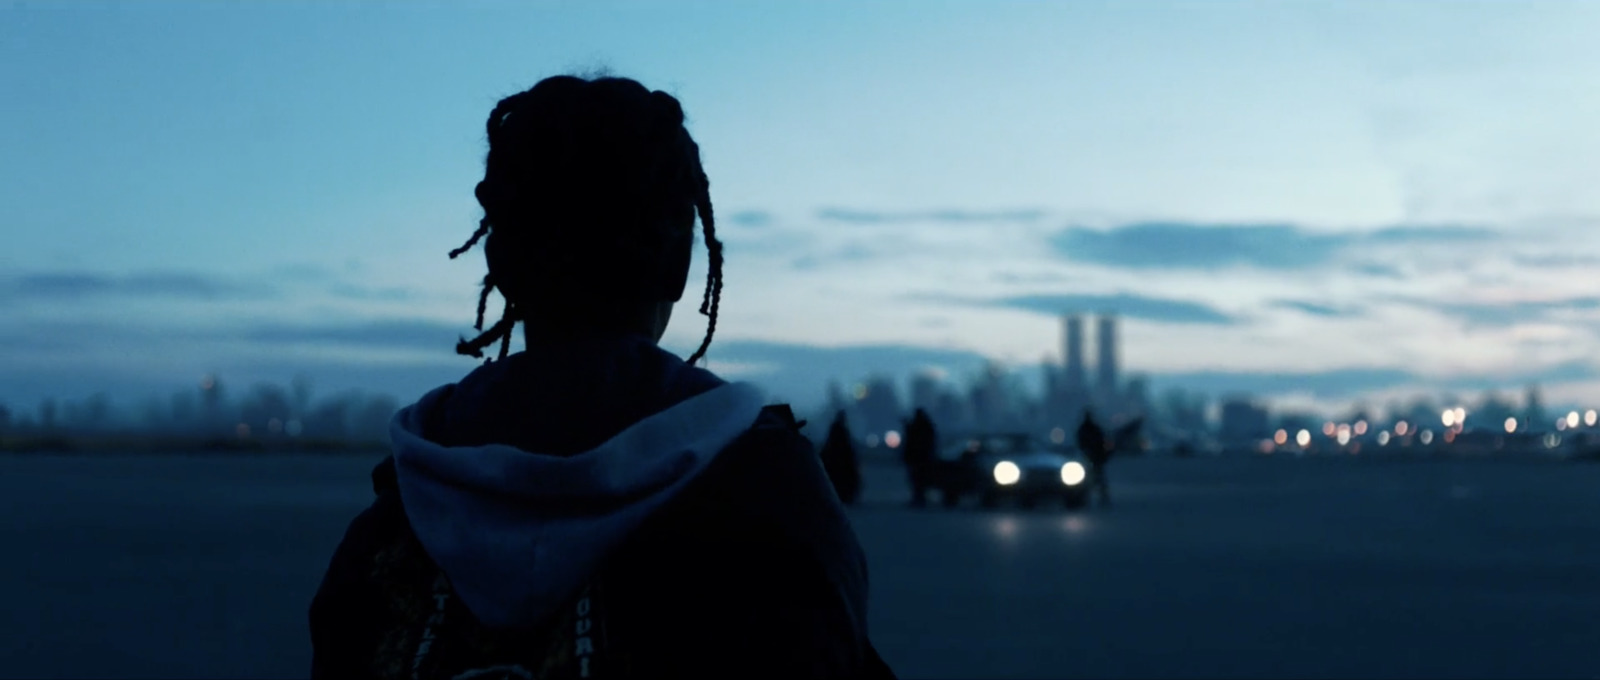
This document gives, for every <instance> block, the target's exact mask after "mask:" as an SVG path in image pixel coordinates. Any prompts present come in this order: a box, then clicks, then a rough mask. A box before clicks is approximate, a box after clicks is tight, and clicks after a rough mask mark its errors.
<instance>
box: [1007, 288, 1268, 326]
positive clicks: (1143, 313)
mask: <svg viewBox="0 0 1600 680" xmlns="http://www.w3.org/2000/svg"><path fill="white" fill-rule="evenodd" d="M979 304H984V305H986V306H992V307H1007V308H1011V309H1019V310H1022V311H1026V312H1033V313H1035V314H1042V315H1045V316H1051V317H1055V316H1059V315H1061V314H1062V313H1065V312H1069V311H1074V310H1078V311H1084V312H1094V313H1111V314H1116V315H1119V316H1124V317H1128V318H1133V319H1144V320H1147V321H1157V322H1161V323H1173V324H1212V325H1233V324H1237V323H1241V320H1240V319H1239V318H1237V317H1235V316H1233V315H1230V314H1227V313H1225V312H1223V311H1221V310H1218V309H1217V308H1215V307H1212V306H1210V305H1208V304H1205V303H1202V302H1195V301H1192V300H1178V299H1172V298H1161V297H1149V296H1144V295H1136V294H1133V293H1116V294H1111V295H1072V294H1055V295H1052V294H1038V295H1014V296H1010V297H1003V298H999V299H995V300H989V301H984V302H982V303H979Z"/></svg>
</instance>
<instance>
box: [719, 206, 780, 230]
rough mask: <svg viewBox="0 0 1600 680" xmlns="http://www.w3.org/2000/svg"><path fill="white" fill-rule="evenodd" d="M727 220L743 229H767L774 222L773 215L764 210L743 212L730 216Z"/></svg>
mask: <svg viewBox="0 0 1600 680" xmlns="http://www.w3.org/2000/svg"><path fill="white" fill-rule="evenodd" d="M727 220H728V221H729V222H730V223H733V224H737V225H739V226H741V227H765V226H768V225H770V224H772V222H773V218H772V213H769V212H766V211H764V210H741V211H739V212H736V213H734V214H732V215H729V216H728V217H727Z"/></svg>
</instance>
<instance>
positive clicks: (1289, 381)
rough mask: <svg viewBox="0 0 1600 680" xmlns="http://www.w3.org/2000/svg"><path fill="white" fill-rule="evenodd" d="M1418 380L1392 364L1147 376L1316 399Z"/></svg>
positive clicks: (1216, 390)
mask: <svg viewBox="0 0 1600 680" xmlns="http://www.w3.org/2000/svg"><path fill="white" fill-rule="evenodd" d="M1418 382H1419V378H1418V377H1417V376H1416V375H1415V374H1413V373H1411V372H1408V371H1404V370H1400V369H1395V368H1342V369H1333V370H1328V371H1309V372H1273V373H1260V372H1256V373H1252V372H1242V371H1192V372H1175V373H1158V374H1153V375H1151V376H1150V385H1151V388H1152V389H1155V390H1162V389H1167V388H1172V387H1181V388H1183V389H1186V390H1194V391H1198V392H1202V393H1206V394H1211V395H1214V396H1220V395H1227V394H1249V395H1257V396H1270V395H1274V394H1291V393H1299V394H1311V395H1313V396H1315V397H1317V398H1320V399H1337V398H1346V397H1353V396H1358V395H1360V394H1362V393H1366V392H1374V391H1378V390H1386V389H1392V388H1396V387H1404V386H1406V385H1412V384H1416V383H1418Z"/></svg>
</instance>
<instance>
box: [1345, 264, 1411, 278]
mask: <svg viewBox="0 0 1600 680" xmlns="http://www.w3.org/2000/svg"><path fill="white" fill-rule="evenodd" d="M1350 271H1352V272H1355V273H1357V274H1362V275H1365V276H1371V277H1373V278H1379V279H1395V280H1401V279H1404V278H1406V273H1405V272H1404V271H1402V270H1401V269H1400V268H1399V267H1396V266H1394V265H1392V264H1384V263H1382V262H1358V263H1356V264H1352V265H1350Z"/></svg>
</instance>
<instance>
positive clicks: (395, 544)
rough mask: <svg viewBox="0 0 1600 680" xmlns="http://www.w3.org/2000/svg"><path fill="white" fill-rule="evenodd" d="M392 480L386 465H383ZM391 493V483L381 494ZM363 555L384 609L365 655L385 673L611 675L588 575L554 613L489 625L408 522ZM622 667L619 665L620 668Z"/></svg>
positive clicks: (598, 604)
mask: <svg viewBox="0 0 1600 680" xmlns="http://www.w3.org/2000/svg"><path fill="white" fill-rule="evenodd" d="M385 467H387V468H388V473H387V476H388V477H389V480H388V481H390V482H391V483H392V478H393V466H392V464H391V462H390V461H385V465H384V466H380V467H379V472H377V473H375V475H374V478H375V481H377V482H378V484H379V485H380V486H381V485H383V481H384V480H382V479H381V478H382V477H384V476H385V475H384V473H383V472H382V471H383V469H384V468H385ZM387 493H394V494H397V493H398V488H397V487H390V488H384V489H381V490H380V495H381V494H387ZM396 534H397V535H396V537H395V538H394V539H393V540H392V541H390V543H389V545H387V546H386V547H384V548H383V549H380V550H379V551H377V553H376V554H374V555H373V557H372V560H371V568H372V571H371V573H370V577H371V580H372V583H373V584H374V585H375V586H376V587H377V588H378V591H379V593H381V598H382V600H383V601H384V602H385V603H387V607H388V611H387V612H386V613H387V616H384V617H382V619H383V621H384V625H383V628H384V629H383V630H381V631H380V632H379V642H378V645H377V648H376V650H375V654H374V658H373V659H372V670H373V674H374V676H375V677H378V678H384V679H386V680H446V679H448V680H569V679H575V678H595V677H614V676H616V675H619V673H617V672H616V671H618V670H622V669H619V668H617V667H616V666H617V665H618V660H617V655H616V654H614V650H613V649H611V648H610V647H609V646H608V645H607V637H606V621H605V612H606V609H605V597H604V586H603V584H602V583H601V579H600V578H599V577H598V576H596V577H594V578H591V580H590V581H589V583H588V584H587V585H586V586H585V587H584V588H583V589H582V590H581V591H580V592H579V593H578V595H577V596H576V597H575V598H574V599H573V601H572V602H571V603H570V604H568V605H567V606H566V607H563V608H562V610H561V612H562V613H561V614H559V615H557V616H556V617H555V620H553V621H551V622H549V623H547V624H545V625H543V626H539V627H536V628H532V629H513V630H506V631H492V630H489V629H488V628H486V627H484V626H483V625H482V624H480V623H479V622H478V621H477V619H476V618H475V617H473V615H472V612H470V611H468V610H467V608H466V606H465V605H464V604H463V603H462V602H461V600H460V599H459V598H458V597H456V595H455V593H454V591H453V590H452V589H451V587H450V580H449V578H447V577H446V576H445V574H444V572H443V571H442V570H440V569H439V567H438V566H437V565H436V564H434V562H433V560H432V559H431V558H430V557H428V554H427V552H426V551H425V550H424V548H423V546H422V543H421V542H420V541H419V540H418V539H417V537H416V534H414V533H413V532H412V531H411V530H410V527H409V524H408V525H407V526H406V527H405V529H404V530H403V531H399V532H396ZM624 674H625V673H624Z"/></svg>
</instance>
